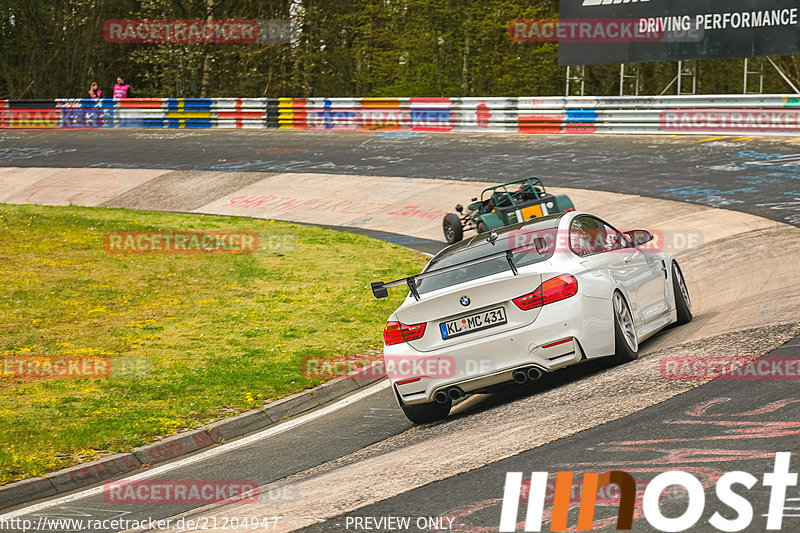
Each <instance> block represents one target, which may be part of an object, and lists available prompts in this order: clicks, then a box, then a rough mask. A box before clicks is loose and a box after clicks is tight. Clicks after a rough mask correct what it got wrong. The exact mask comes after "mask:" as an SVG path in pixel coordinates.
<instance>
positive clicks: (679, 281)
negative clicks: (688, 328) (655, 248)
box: [672, 261, 694, 326]
mask: <svg viewBox="0 0 800 533" xmlns="http://www.w3.org/2000/svg"><path fill="white" fill-rule="evenodd" d="M672 291H673V293H674V294H675V310H676V311H677V313H678V320H677V321H676V322H675V325H676V326H680V325H681V324H686V323H687V322H691V321H692V317H693V316H694V315H692V299H691V298H690V297H689V289H687V288H686V280H685V279H684V278H683V272H681V267H679V266H678V263H677V262H675V261H673V262H672Z"/></svg>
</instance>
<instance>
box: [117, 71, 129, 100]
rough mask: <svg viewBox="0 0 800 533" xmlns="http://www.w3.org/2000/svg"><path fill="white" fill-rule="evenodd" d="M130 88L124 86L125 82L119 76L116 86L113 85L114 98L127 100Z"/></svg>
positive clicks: (126, 85)
mask: <svg viewBox="0 0 800 533" xmlns="http://www.w3.org/2000/svg"><path fill="white" fill-rule="evenodd" d="M130 88H131V86H130V85H128V84H126V83H125V80H124V79H122V76H120V77H119V78H117V84H116V85H114V98H127V97H128V90H129V89H130Z"/></svg>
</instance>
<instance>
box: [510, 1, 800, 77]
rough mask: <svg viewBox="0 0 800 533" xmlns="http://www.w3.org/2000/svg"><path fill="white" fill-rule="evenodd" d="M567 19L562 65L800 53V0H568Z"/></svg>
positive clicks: (564, 15)
mask: <svg viewBox="0 0 800 533" xmlns="http://www.w3.org/2000/svg"><path fill="white" fill-rule="evenodd" d="M560 19H561V20H562V21H566V22H568V26H569V27H565V28H559V29H558V31H559V32H560V34H564V35H569V37H570V38H566V39H559V47H558V48H559V51H558V62H559V65H593V64H608V63H636V62H645V61H674V60H681V59H713V58H735V57H760V56H772V55H791V54H797V53H800V5H798V2H797V0H726V1H725V2H720V1H719V0H561V11H560ZM603 21H605V23H603ZM620 21H624V24H623V23H621V22H620ZM627 26H630V28H633V29H632V30H630V31H629V30H628V29H626V28H627ZM615 28H622V30H624V31H620V30H615ZM525 30H526V28H525V27H524V26H522V25H520V26H519V29H518V30H515V31H517V32H518V33H519V34H520V36H521V37H524V36H525V35H523V34H524V33H525ZM536 30H537V31H538V28H536ZM612 30H613V31H614V33H613V35H612V34H611V31H612ZM598 32H599V33H601V34H600V35H598ZM530 33H535V32H532V31H530V28H528V32H527V34H530ZM551 33H554V32H551ZM527 34H526V35H527ZM642 36H645V37H647V36H649V38H643V37H642ZM612 37H613V38H612Z"/></svg>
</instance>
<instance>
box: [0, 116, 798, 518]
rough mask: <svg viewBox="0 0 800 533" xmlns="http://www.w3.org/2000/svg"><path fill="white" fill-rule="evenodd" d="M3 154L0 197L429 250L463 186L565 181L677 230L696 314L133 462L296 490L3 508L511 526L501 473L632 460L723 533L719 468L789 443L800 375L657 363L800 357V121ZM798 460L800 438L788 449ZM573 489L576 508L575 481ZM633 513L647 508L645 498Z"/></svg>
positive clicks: (627, 218) (8, 141)
mask: <svg viewBox="0 0 800 533" xmlns="http://www.w3.org/2000/svg"><path fill="white" fill-rule="evenodd" d="M0 165H3V166H2V167H0V202H2V203H37V204H45V205H69V204H73V205H87V206H113V207H124V208H133V209H151V210H164V211H179V212H192V213H198V214H200V213H206V214H221V215H235V216H247V217H258V218H270V219H278V220H286V221H292V222H301V223H311V224H320V225H326V226H335V227H339V228H341V229H349V230H352V231H360V232H366V233H368V234H372V235H375V236H377V237H379V238H384V239H387V240H391V241H393V242H397V243H400V244H405V245H408V246H410V247H413V248H416V249H419V250H422V251H427V252H434V251H436V250H437V249H439V248H441V247H442V246H443V243H441V242H437V241H440V240H441V238H442V237H441V218H442V216H443V215H444V214H445V213H446V212H450V211H452V210H453V206H454V205H455V204H456V203H462V204H466V203H468V202H469V200H470V199H471V198H472V197H474V196H477V195H478V194H479V193H480V191H481V189H482V188H483V187H484V186H487V185H489V184H496V183H498V182H502V181H505V180H508V179H513V178H517V177H524V176H527V175H536V176H538V177H540V178H542V179H543V181H544V182H545V184H546V185H547V186H548V190H550V191H552V192H556V193H566V194H569V196H570V197H571V198H572V200H573V202H574V203H575V205H576V207H577V208H578V209H579V210H582V211H587V212H590V213H592V214H596V215H598V216H600V217H601V218H604V219H606V220H607V221H608V222H610V223H612V224H614V225H615V226H616V227H618V228H619V229H623V230H627V229H638V228H645V229H650V230H655V231H656V232H657V234H658V235H661V236H662V237H663V238H662V244H663V246H664V248H665V250H666V251H669V252H671V253H673V254H674V255H675V256H676V257H677V259H678V261H679V263H680V265H681V268H682V270H683V272H684V276H685V278H686V280H687V283H688V286H689V291H690V293H691V296H692V301H693V305H694V313H695V317H694V320H693V321H692V322H691V323H689V324H687V325H685V326H681V327H679V328H672V329H669V330H666V331H664V332H662V333H661V334H659V335H657V336H656V337H654V338H653V339H652V340H650V341H648V342H646V343H644V344H643V345H642V347H641V352H640V358H639V360H637V361H634V362H632V363H628V364H625V365H622V366H618V367H611V366H610V365H609V364H608V363H607V362H605V361H599V362H592V363H591V364H586V365H580V366H578V367H573V368H571V369H568V370H564V371H559V372H556V373H554V374H551V375H549V376H546V378H544V379H543V380H540V381H538V382H536V383H535V384H533V385H529V386H520V387H514V388H509V389H508V390H506V391H503V392H501V393H499V394H496V395H491V396H489V395H478V396H473V397H470V398H469V399H467V400H466V401H464V402H461V403H460V404H458V405H457V406H456V407H455V408H454V409H453V412H452V414H451V416H450V417H449V418H448V419H447V420H445V421H443V422H440V423H436V424H431V425H425V426H419V427H412V426H411V424H410V423H409V422H407V421H406V419H405V417H404V416H403V414H402V412H401V411H400V409H399V408H398V407H397V406H396V402H395V399H394V397H393V395H392V393H391V390H390V389H389V388H388V387H387V385H386V383H385V382H382V383H379V384H378V385H375V386H373V387H372V388H370V389H366V390H363V391H360V392H357V393H354V394H353V395H352V396H350V397H348V398H346V399H344V400H340V401H339V402H338V403H332V404H330V405H328V406H325V407H322V408H321V409H320V410H317V411H312V412H311V413H309V414H306V415H302V416H299V417H296V418H292V419H289V420H287V421H286V422H284V423H283V424H280V425H278V426H275V427H274V428H270V429H267V430H264V431H262V432H258V433H254V434H252V435H250V436H247V437H244V438H242V439H239V440H235V441H232V442H229V443H226V444H222V445H219V446H216V447H213V448H210V449H207V450H205V451H202V452H200V453H198V454H196V455H192V456H189V457H185V458H183V459H180V460H178V461H175V462H172V463H166V464H164V465H161V466H156V467H152V468H147V469H143V470H142V471H140V472H137V473H136V474H135V475H134V478H136V479H149V480H186V479H202V480H228V479H254V480H256V481H257V482H258V483H259V485H261V487H262V490H261V492H262V493H263V494H277V495H283V496H280V497H276V498H272V499H270V498H263V499H261V500H259V501H258V502H256V503H250V504H236V505H232V504H229V505H212V506H207V507H192V506H179V505H169V504H163V505H148V506H141V505H140V506H132V505H119V504H109V503H106V501H105V500H104V498H103V494H102V486H96V487H91V488H88V489H84V490H80V491H76V492H75V493H72V494H68V495H66V496H59V497H56V498H53V499H51V500H45V501H42V502H37V503H35V504H32V505H27V506H21V507H20V508H18V509H14V510H12V511H10V512H8V513H6V514H5V515H2V516H0V519H2V518H4V517H6V518H9V517H18V518H28V519H31V520H33V521H34V523H38V522H39V520H40V519H41V518H42V517H46V518H47V519H54V518H65V517H67V518H75V519H90V518H91V519H112V518H125V519H128V520H144V519H150V518H151V519H154V520H160V519H165V520H166V519H171V520H172V522H171V524H170V526H168V527H166V528H157V527H155V526H154V527H151V528H145V529H137V531H158V530H170V531H186V530H193V529H186V528H185V527H184V529H181V528H180V526H178V525H177V523H178V520H180V519H181V518H183V519H184V524H185V522H186V520H194V521H195V523H197V521H198V520H200V521H202V522H204V523H206V524H209V527H210V524H211V521H212V520H216V525H217V528H216V530H218V531H237V530H238V531H241V530H243V529H242V528H241V527H237V528H234V527H233V526H232V521H231V520H230V519H232V518H233V517H238V519H239V520H242V519H244V518H260V519H263V518H267V517H280V518H279V519H278V520H276V521H273V522H269V526H270V529H269V530H271V531H293V530H298V529H303V528H309V529H310V530H313V531H346V530H367V527H366V526H365V524H367V523H369V524H370V526H371V527H370V529H369V530H371V531H392V530H395V531H396V530H397V529H396V528H392V527H388V525H387V522H385V521H384V522H380V523H378V522H376V521H371V522H370V521H367V522H365V519H366V518H371V519H379V518H381V517H390V516H391V517H410V518H411V524H412V526H411V528H410V530H411V531H431V530H436V529H435V528H436V527H438V528H439V529H440V530H441V529H445V527H446V528H447V529H448V530H451V531H463V532H478V531H497V529H498V524H499V519H500V509H501V503H502V497H503V486H504V482H505V474H506V472H509V471H522V472H527V473H530V472H532V471H548V472H551V473H555V472H557V471H559V470H574V471H576V472H582V471H593V472H606V471H611V470H624V471H626V472H630V473H631V474H632V475H634V476H635V477H636V478H637V479H640V478H641V479H643V480H647V479H650V478H652V477H654V476H655V475H656V474H657V473H658V472H662V471H665V470H684V471H687V472H690V473H692V474H694V475H695V476H696V477H697V478H698V479H700V481H701V482H702V483H703V484H704V486H705V487H706V493H707V505H706V509H705V511H704V515H703V517H704V518H703V519H701V521H700V522H699V523H698V526H697V527H695V528H693V529H692V531H713V530H714V529H713V528H712V527H711V526H710V525H709V524H708V517H709V516H711V515H712V514H713V513H714V512H715V511H717V510H720V509H721V508H722V509H724V506H721V504H719V503H718V502H717V501H716V500H715V499H714V497H713V486H714V483H715V481H716V480H717V479H718V478H719V476H720V475H721V474H722V473H724V472H727V471H732V470H743V471H746V472H749V473H751V474H753V475H755V476H756V477H758V478H759V479H761V477H762V475H763V473H765V472H771V471H772V468H773V462H774V456H775V453H777V452H785V451H790V452H795V451H797V443H798V442H800V438H798V437H799V436H800V393H798V391H797V387H796V381H791V380H785V381H720V380H716V381H713V382H710V383H708V382H704V381H699V380H680V379H669V376H666V375H665V374H664V370H663V366H662V361H663V359H664V358H665V357H670V358H674V357H689V358H702V357H711V356H716V357H741V358H744V359H751V358H755V357H759V356H764V355H766V354H770V355H769V357H772V356H787V355H792V356H796V355H797V350H798V344H800V343H799V341H798V339H797V335H798V333H800V229H798V228H797V227H796V226H798V225H800V185H799V183H800V182H798V179H800V142H798V141H796V140H792V139H761V138H736V137H724V138H695V137H639V136H636V137H634V136H631V137H619V136H608V137H606V136H502V135H495V136H492V135H455V134H417V133H414V134H410V133H399V132H397V133H395V132H385V133H319V132H247V131H235V132H234V131H231V132H221V131H213V132H194V131H179V132H162V131H158V132H150V131H146V130H131V131H122V130H115V131H103V130H101V131H97V132H91V133H90V134H87V133H85V132H40V131H15V132H8V131H3V132H0ZM374 260H375V261H376V262H379V261H380V258H379V257H376V258H374ZM410 274H411V273H410ZM364 290H365V293H366V294H369V288H368V287H365V288H364ZM370 297H371V296H370ZM799 463H800V462H798V460H797V458H796V457H794V458H793V459H792V467H793V468H792V471H794V472H797V471H798V470H800V464H799ZM286 487H291V490H286ZM747 498H748V500H749V501H750V502H751V503H752V505H753V508H754V509H755V517H754V519H753V525H752V527H753V529H752V530H753V531H758V530H763V529H764V524H765V520H766V518H764V516H763V515H764V514H765V513H766V510H767V507H768V502H769V498H770V491H769V488H768V487H764V486H762V485H761V484H760V483H759V484H757V485H756V486H755V487H753V489H752V490H751V491H750V492H749V493H748V496H747ZM787 498H788V500H787V510H785V512H784V530H785V531H795V530H797V529H798V528H800V511H798V510H792V509H791V508H792V507H794V508H796V509H797V508H800V488H798V487H794V488H792V487H790V488H789V492H788V494H787ZM686 502H687V498H686V497H685V494H681V493H679V494H676V495H674V496H673V497H672V498H670V499H668V501H666V502H665V504H664V505H665V506H664V507H663V508H664V510H665V514H669V511H670V510H671V511H672V515H673V516H676V515H680V514H681V513H682V510H683V509H685V507H686ZM551 503H552V502H548V504H547V505H546V507H549V506H550V504H551ZM572 503H573V507H574V511H573V512H572V513H571V514H570V522H569V523H570V525H572V526H574V524H575V520H576V518H577V507H578V503H579V498H578V497H576V498H573V501H572ZM616 505H617V504H616V502H615V501H612V502H608V503H607V505H605V506H604V505H603V504H602V502H601V505H599V506H598V510H597V515H596V526H597V528H598V529H602V528H607V529H609V530H612V529H614V528H615V517H616V510H617V507H616ZM520 507H521V511H520V518H519V520H520V521H521V523H520V524H519V528H520V530H521V529H523V528H524V524H523V523H522V521H524V505H521V506H520ZM357 518H360V519H361V520H360V521H358V520H356V519H357ZM437 518H438V519H439V521H438V522H437V521H436V519H437ZM548 518H549V514H548V512H546V513H545V519H548ZM418 519H424V520H423V521H422V522H421V524H423V525H424V526H425V527H424V528H420V527H418V526H417V524H418V522H417V521H418ZM425 520H428V522H425ZM223 522H225V523H226V527H222V526H221V524H222V523H223ZM358 524H361V526H360V527H357V526H358ZM379 524H383V525H379ZM273 525H274V527H273ZM545 527H547V526H545ZM68 530H69V529H66V528H62V529H54V528H52V527H51V528H50V529H49V531H68ZM72 530H75V529H72ZM111 530H113V529H109V531H111ZM118 530H119V529H118ZM264 530H266V529H264ZM634 530H635V531H651V530H652V528H651V527H650V526H649V525H648V523H647V522H646V521H645V519H644V518H643V515H642V512H641V502H640V501H639V502H637V508H636V513H635V521H634Z"/></svg>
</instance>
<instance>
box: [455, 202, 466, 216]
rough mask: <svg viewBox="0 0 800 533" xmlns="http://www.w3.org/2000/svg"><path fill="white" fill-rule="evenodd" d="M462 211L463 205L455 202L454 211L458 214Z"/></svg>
mask: <svg viewBox="0 0 800 533" xmlns="http://www.w3.org/2000/svg"><path fill="white" fill-rule="evenodd" d="M463 212H464V206H463V205H461V204H456V213H458V214H459V215H460V214H462V213H463Z"/></svg>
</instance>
